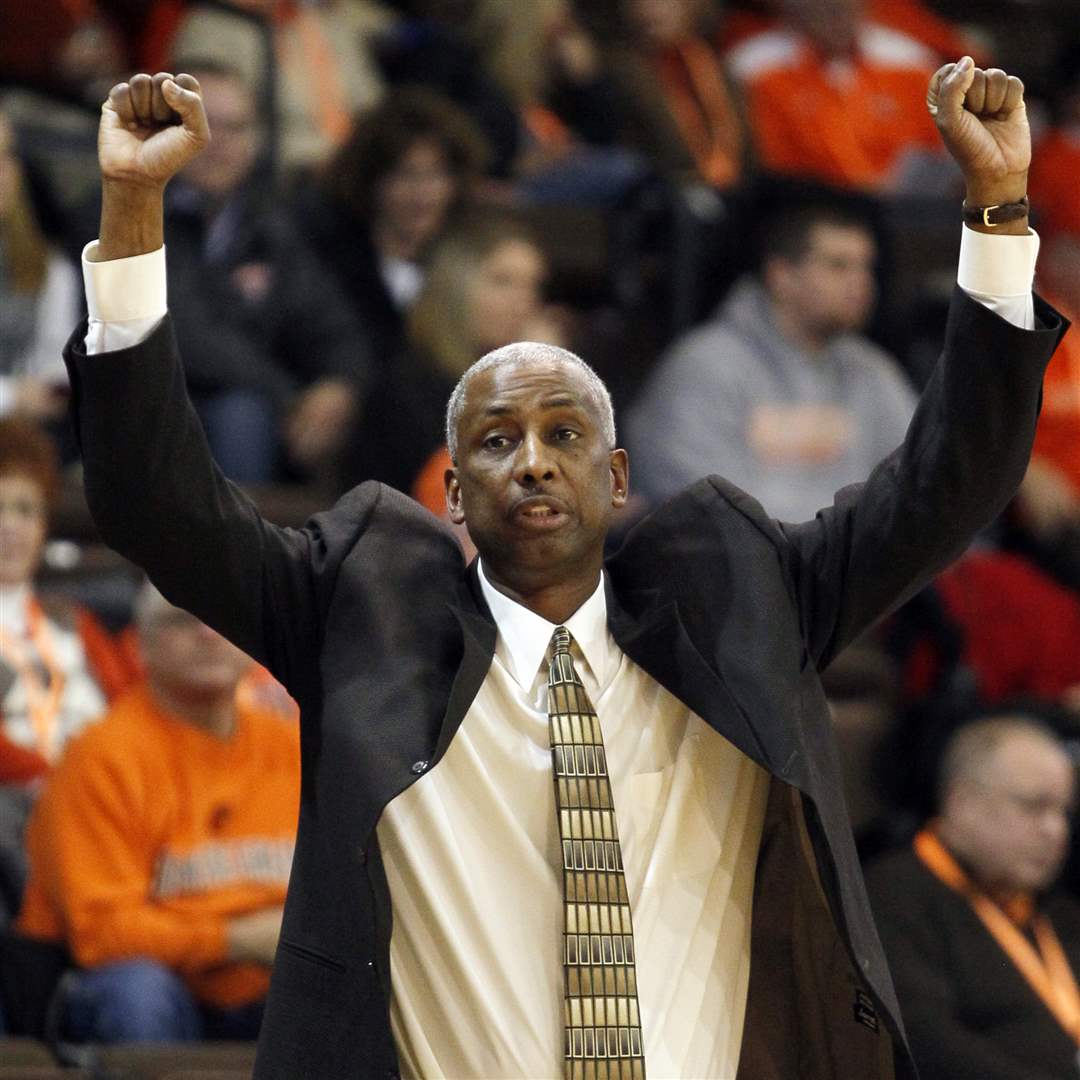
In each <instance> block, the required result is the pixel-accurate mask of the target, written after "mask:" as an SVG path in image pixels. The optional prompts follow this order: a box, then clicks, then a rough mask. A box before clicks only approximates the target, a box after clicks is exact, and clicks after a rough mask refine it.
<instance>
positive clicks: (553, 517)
mask: <svg viewBox="0 0 1080 1080" xmlns="http://www.w3.org/2000/svg"><path fill="white" fill-rule="evenodd" d="M513 517H514V519H515V520H516V521H517V522H518V523H519V524H521V525H524V526H525V527H526V528H532V529H552V528H556V527H558V526H559V525H561V524H562V523H563V522H564V521H565V520H566V512H565V511H564V510H563V509H562V508H561V506H559V505H558V504H557V503H556V502H555V501H554V500H549V499H545V498H542V497H539V496H536V497H533V498H529V499H523V500H522V501H521V502H519V503H518V504H517V506H515V507H514V513H513Z"/></svg>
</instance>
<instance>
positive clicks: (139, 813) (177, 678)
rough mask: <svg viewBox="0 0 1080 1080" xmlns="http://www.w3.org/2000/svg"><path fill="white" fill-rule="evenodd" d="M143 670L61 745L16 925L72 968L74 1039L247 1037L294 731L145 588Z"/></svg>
mask: <svg viewBox="0 0 1080 1080" xmlns="http://www.w3.org/2000/svg"><path fill="white" fill-rule="evenodd" d="M135 614H136V621H137V624H138V627H139V632H140V635H141V640H142V645H143V650H144V654H145V660H146V672H147V678H146V681H145V682H144V683H143V684H142V685H140V686H138V687H136V688H134V689H133V690H132V691H131V692H130V693H128V694H127V695H126V696H125V697H124V698H122V699H121V700H120V701H119V702H118V703H117V704H116V706H115V707H114V708H113V709H112V710H111V711H110V712H109V713H108V714H107V715H106V717H105V718H104V719H103V720H102V721H101V723H100V724H98V725H96V726H95V727H93V728H91V729H90V730H89V731H87V733H86V734H85V736H84V737H82V738H80V739H78V740H76V741H75V742H74V743H72V745H71V746H70V748H69V751H68V753H67V754H66V755H65V757H64V759H63V761H62V762H61V764H60V766H59V767H58V768H57V770H56V771H55V773H54V775H53V777H52V779H51V781H50V782H49V784H48V787H47V788H46V790H45V792H44V794H43V795H42V796H41V799H40V800H39V802H38V805H37V807H36V808H35V810H34V814H33V816H32V818H31V822H30V827H29V833H28V837H27V846H28V851H29V855H30V881H29V884H28V885H27V892H26V899H25V903H24V906H23V910H22V913H21V915H20V919H19V923H18V926H19V929H20V930H21V931H22V933H24V934H25V935H27V936H29V937H32V938H37V939H44V940H50V941H59V940H63V941H65V942H66V944H67V945H68V947H69V948H70V950H71V952H72V955H73V956H74V959H75V961H76V962H77V963H78V964H79V965H80V967H81V968H82V970H81V971H80V972H79V973H78V974H77V976H76V978H75V980H74V981H73V983H72V985H71V989H70V991H69V993H68V994H67V995H66V998H65V1000H64V1016H63V1020H62V1023H63V1028H64V1034H65V1035H66V1036H67V1037H69V1038H71V1039H73V1040H76V1041H78V1040H92V1041H95V1042H122V1041H128V1040H140V1041H167V1040H186V1039H199V1038H203V1037H215V1036H216V1037H222V1038H254V1037H255V1036H256V1035H257V1033H258V1028H259V1021H260V1019H261V1013H262V1001H263V998H264V997H265V996H266V991H267V987H268V985H269V967H270V965H271V963H272V960H273V955H274V949H275V947H276V945H277V938H278V932H279V929H280V924H281V910H282V904H283V902H284V899H285V888H286V884H287V881H288V875H289V866H290V863H291V861H292V851H293V841H294V838H295V822H296V812H297V799H298V787H299V783H298V779H299V748H298V745H297V737H296V730H295V728H294V727H292V726H290V725H288V724H286V723H284V722H283V721H282V720H280V719H278V718H277V717H276V716H274V715H272V714H265V713H260V712H256V711H253V710H247V709H245V708H243V707H237V706H236V704H235V702H236V685H237V682H238V681H239V679H240V677H241V675H242V674H243V673H244V671H245V669H246V668H247V667H248V665H249V664H250V661H249V660H248V659H247V657H245V656H244V654H243V653H242V652H240V650H239V649H237V648H236V647H235V646H233V645H230V644H229V643H228V642H227V641H225V639H224V638H222V637H220V636H219V635H218V634H216V633H215V632H214V631H213V630H211V629H209V628H208V627H207V626H205V625H204V624H203V623H201V622H199V621H198V620H197V619H196V618H194V616H191V615H188V614H187V613H186V612H184V611H181V610H180V609H179V608H174V607H173V606H172V605H171V604H169V603H168V602H167V601H166V600H165V599H164V598H163V597H162V596H161V594H160V593H158V592H157V591H156V590H154V589H152V588H151V587H149V586H148V587H147V588H146V589H145V590H144V592H143V593H142V594H141V595H140V597H139V600H138V602H137V605H136V613H135Z"/></svg>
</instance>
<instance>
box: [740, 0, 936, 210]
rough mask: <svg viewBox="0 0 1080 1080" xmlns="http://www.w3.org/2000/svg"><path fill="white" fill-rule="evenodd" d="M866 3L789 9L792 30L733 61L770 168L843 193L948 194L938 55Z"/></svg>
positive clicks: (822, 1) (743, 47)
mask: <svg viewBox="0 0 1080 1080" xmlns="http://www.w3.org/2000/svg"><path fill="white" fill-rule="evenodd" d="M861 7H862V5H861V4H860V3H859V0H782V3H781V5H780V8H781V11H782V13H783V16H784V25H783V26H782V27H780V28H778V29H775V30H767V31H764V32H763V33H761V34H757V35H754V36H752V37H750V38H748V39H747V40H746V41H744V42H742V43H741V44H740V45H738V46H736V47H735V48H734V49H733V50H732V51H731V52H730V53H729V55H728V60H729V62H730V64H731V68H732V70H733V72H734V74H735V76H736V78H737V79H738V81H739V82H740V83H741V84H742V88H743V92H744V94H745V96H746V101H747V108H748V111H749V118H750V128H751V131H752V133H753V139H754V145H755V149H756V153H757V156H758V159H759V163H760V165H761V167H762V168H763V169H766V170H769V171H771V172H776V173H784V174H794V175H798V176H804V177H808V178H813V179H816V180H819V181H822V182H825V183H829V184H835V185H837V186H839V187H849V188H862V189H868V190H875V191H892V192H902V191H909V190H910V191H917V192H918V193H920V194H923V195H925V194H927V193H928V192H932V191H934V190H936V191H938V192H944V191H945V190H948V187H949V186H952V184H953V181H954V180H955V179H956V176H955V171H954V170H953V169H952V168H951V166H950V165H949V164H948V162H947V159H946V158H945V156H944V155H943V154H942V153H941V151H940V147H939V145H938V142H937V137H936V134H935V131H934V123H933V120H932V118H931V117H930V116H929V115H927V111H926V108H925V106H924V105H923V99H924V97H925V93H924V91H925V88H926V82H927V79H928V78H929V76H930V74H931V73H932V72H933V70H934V68H935V67H936V66H937V62H936V58H935V57H934V55H933V54H932V53H931V52H930V51H929V50H928V49H926V48H924V47H923V46H922V45H921V44H919V43H918V42H916V41H914V40H913V39H911V38H909V37H907V36H905V35H904V34H902V33H900V32H899V31H896V30H892V29H888V28H886V27H883V26H880V25H878V24H876V23H874V22H871V21H869V20H868V19H866V18H864V17H863V14H862V10H861Z"/></svg>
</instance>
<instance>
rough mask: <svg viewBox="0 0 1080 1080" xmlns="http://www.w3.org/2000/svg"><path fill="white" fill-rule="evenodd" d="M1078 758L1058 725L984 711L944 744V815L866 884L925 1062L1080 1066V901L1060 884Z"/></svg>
mask: <svg viewBox="0 0 1080 1080" xmlns="http://www.w3.org/2000/svg"><path fill="white" fill-rule="evenodd" d="M1074 788H1075V775H1074V766H1073V764H1072V762H1071V761H1070V759H1069V756H1068V754H1067V753H1066V752H1065V749H1064V747H1063V746H1062V745H1061V744H1060V742H1059V741H1058V739H1057V738H1056V736H1055V735H1054V734H1053V733H1052V732H1051V731H1050V729H1049V728H1045V727H1043V726H1042V725H1041V724H1040V723H1038V722H1036V721H1035V720H1032V719H1030V718H1027V717H1025V716H999V717H996V718H989V719H987V718H984V719H981V720H978V721H976V722H975V723H973V724H971V725H969V726H967V727H964V728H962V729H961V730H960V731H959V732H957V734H956V735H955V736H954V737H953V739H952V740H951V742H950V743H949V745H948V746H947V748H946V751H945V755H944V758H943V762H942V766H941V773H940V783H939V789H938V792H939V806H938V817H937V818H936V819H935V820H933V821H932V822H931V823H930V824H929V825H928V826H927V828H926V829H924V831H922V832H921V833H919V834H918V836H916V838H915V840H914V843H913V844H912V846H911V847H908V848H905V849H903V850H901V851H898V852H895V853H893V854H890V855H888V856H885V857H884V858H882V859H881V860H880V861H878V862H876V863H874V864H873V865H872V866H871V867H870V869H869V870H868V873H867V884H868V886H869V889H870V894H871V899H872V901H873V903H874V910H875V914H876V917H877V922H878V927H879V930H880V931H881V936H882V939H883V942H884V945H885V952H886V954H887V956H888V958H889V964H890V967H891V968H892V973H893V980H894V982H895V984H896V991H897V997H898V998H899V1000H900V1007H901V1011H902V1013H903V1017H904V1020H905V1023H906V1026H907V1030H908V1036H909V1038H910V1040H911V1049H912V1053H913V1056H914V1058H915V1061H916V1064H917V1065H918V1066H919V1068H920V1070H921V1072H922V1075H923V1076H927V1077H949V1080H1017V1078H1018V1077H1023V1078H1024V1080H1052V1078H1053V1080H1060V1078H1061V1077H1065V1076H1072V1075H1075V1073H1076V1054H1077V1024H1078V1018H1080V992H1078V991H1077V986H1076V977H1075V976H1076V973H1077V972H1080V908H1077V906H1076V902H1075V901H1074V900H1072V899H1071V898H1067V897H1065V896H1063V895H1054V894H1053V893H1052V892H1051V889H1052V886H1053V885H1054V882H1055V881H1056V879H1057V877H1058V875H1059V872H1060V870H1061V867H1062V864H1063V861H1064V859H1065V855H1066V852H1067V849H1068V842H1069V829H1070V819H1071V816H1072V813H1073V810H1074V807H1075V792H1074Z"/></svg>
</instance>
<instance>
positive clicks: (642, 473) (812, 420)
mask: <svg viewBox="0 0 1080 1080" xmlns="http://www.w3.org/2000/svg"><path fill="white" fill-rule="evenodd" d="M875 257H876V250H875V244H874V238H873V236H872V234H871V233H870V230H869V229H868V228H867V227H866V225H865V224H864V223H863V222H862V221H861V220H860V219H859V218H858V217H855V216H853V215H852V214H851V213H850V212H848V211H846V210H845V209H843V208H842V207H841V206H840V205H837V204H830V203H816V204H815V203H810V204H804V205H798V206H792V207H790V208H788V209H786V210H783V211H780V212H779V213H777V214H775V215H774V216H773V218H772V219H771V220H770V221H769V223H768V225H767V227H766V228H765V230H764V231H763V242H762V256H761V270H760V273H759V274H758V275H757V276H756V277H747V278H745V279H744V280H743V281H741V282H739V283H738V284H737V285H736V286H735V288H734V290H733V291H732V293H731V295H730V296H729V297H728V298H727V300H725V301H724V303H723V305H722V306H721V308H720V310H719V311H718V312H717V315H716V317H715V318H714V319H713V320H712V321H711V322H708V323H706V324H705V325H703V326H700V327H698V328H697V329H696V330H693V331H692V332H690V333H689V334H687V335H686V337H684V338H683V339H682V340H681V341H679V342H677V343H676V344H675V346H674V347H673V348H672V350H671V352H670V353H669V354H668V355H667V356H666V357H665V358H664V359H663V360H662V361H661V363H660V365H659V366H658V368H657V369H656V372H655V374H654V375H653V376H652V377H651V378H650V380H649V382H648V383H647V384H646V386H645V388H644V390H643V391H642V393H641V395H640V397H639V399H638V403H637V406H636V407H635V409H634V410H633V412H632V413H631V415H630V420H629V424H628V431H629V438H630V446H631V448H632V449H633V451H634V460H635V463H636V464H637V465H638V467H639V472H638V476H637V478H636V479H637V483H638V486H639V488H640V489H641V490H642V491H643V493H644V494H645V495H646V496H647V497H648V498H650V499H652V500H657V499H660V498H666V497H667V496H669V495H673V494H674V493H675V492H676V491H678V490H679V489H680V488H682V487H684V486H685V485H686V484H688V483H690V482H691V481H692V480H694V479H695V478H696V477H698V476H699V475H700V474H701V471H702V470H703V469H704V470H705V471H707V472H713V471H716V472H721V471H722V472H723V473H724V475H725V476H726V477H727V478H728V479H730V480H731V481H732V482H733V483H736V484H738V485H739V486H740V487H742V488H745V489H746V490H747V491H752V492H753V493H754V495H755V496H756V497H757V498H758V499H759V500H760V501H761V503H762V505H763V506H764V507H765V509H766V511H768V513H770V514H772V515H773V516H774V517H778V518H780V519H781V520H783V521H804V520H806V519H807V518H809V517H813V516H814V514H815V513H816V512H817V511H818V509H820V508H821V507H822V506H825V505H827V504H828V503H829V502H831V501H832V496H833V493H834V492H835V491H837V490H838V489H840V488H841V487H843V486H844V485H845V484H853V483H856V482H857V481H859V480H862V479H863V478H864V477H866V476H867V475H868V474H869V472H870V470H871V469H872V468H873V467H874V466H875V465H876V464H877V463H878V462H879V461H880V460H881V459H882V458H883V457H884V456H885V455H886V454H888V453H890V452H891V451H892V450H894V449H895V448H896V447H897V446H899V445H900V442H901V440H902V439H903V437H904V432H905V431H906V430H907V425H908V421H909V420H910V419H911V413H912V411H913V409H914V407H915V395H914V394H913V393H912V392H911V389H910V387H909V386H908V385H907V383H906V382H905V381H904V379H903V376H902V375H901V374H900V373H899V371H897V369H896V367H895V365H894V363H893V361H892V360H891V359H890V358H889V357H888V356H886V355H885V354H884V353H883V352H882V351H881V350H880V349H878V348H877V347H876V346H874V345H873V344H871V343H870V342H869V341H867V339H866V338H864V337H862V336H861V335H860V334H859V331H860V330H861V329H862V327H863V326H865V324H866V320H867V317H868V316H869V314H870V309H871V306H872V304H873V300H874V275H873V269H874V260H875Z"/></svg>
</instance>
